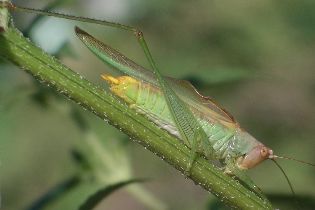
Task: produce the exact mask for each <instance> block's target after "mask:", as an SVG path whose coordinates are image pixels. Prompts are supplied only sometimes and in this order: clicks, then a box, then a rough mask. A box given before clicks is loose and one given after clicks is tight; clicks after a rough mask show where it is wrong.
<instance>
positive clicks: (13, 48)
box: [0, 26, 272, 209]
mask: <svg viewBox="0 0 315 210" xmlns="http://www.w3.org/2000/svg"><path fill="white" fill-rule="evenodd" d="M0 46H1V47H0V56H2V57H5V58H6V59H7V60H9V61H11V62H12V63H14V64H15V65H17V66H19V67H21V68H22V69H24V70H26V71H27V72H29V73H30V74H31V75H32V76H34V77H35V78H36V79H38V80H39V81H41V82H43V83H45V84H47V85H48V86H51V87H52V88H54V89H56V90H58V91H59V92H60V93H62V94H63V95H65V96H66V97H67V98H69V99H71V100H73V101H74V102H75V103H77V104H79V105H80V106H82V107H84V108H85V109H87V110H88V111H91V112H93V113H94V114H95V115H97V116H98V117H100V118H101V119H104V120H105V121H108V122H109V123H110V124H112V125H113V126H115V127H117V128H118V129H120V130H121V131H123V132H124V133H126V134H127V135H129V136H130V138H131V139H133V140H134V141H136V142H138V143H139V144H141V145H143V146H144V147H145V148H147V149H149V150H151V151H152V152H153V153H155V154H156V155H158V156H160V157H161V158H162V159H163V160H165V161H166V162H168V163H169V164H171V165H172V166H174V167H175V168H177V169H178V170H180V171H181V172H184V171H185V169H186V167H187V163H188V161H189V156H190V151H189V149H188V148H187V147H186V146H184V144H182V143H181V142H180V141H179V140H178V139H177V138H175V137H174V136H172V135H170V134H169V133H167V132H166V131H164V130H162V129H160V128H159V127H157V126H156V125H155V124H153V123H152V122H150V121H149V120H148V119H147V118H145V117H144V116H142V115H140V114H137V113H136V112H135V110H133V109H130V108H129V107H128V106H127V105H125V104H124V103H122V102H121V101H119V100H118V99H117V98H116V97H114V96H112V95H111V94H110V93H108V92H106V91H104V90H103V89H101V88H100V87H98V86H96V85H94V84H92V83H90V82H89V81H87V80H86V79H84V78H83V77H82V76H80V75H79V74H77V73H75V72H74V71H72V70H71V69H69V68H67V67H66V66H64V65H63V64H61V63H60V62H59V61H58V60H56V59H55V58H53V57H52V56H50V55H48V54H46V53H44V52H43V51H42V50H41V49H40V48H38V47H36V46H35V45H34V44H33V43H31V42H30V41H29V40H27V39H26V38H24V37H23V36H22V34H21V33H20V32H19V31H18V30H17V29H15V28H14V27H12V26H9V27H8V28H7V29H6V31H5V32H2V33H1V34H0ZM189 178H190V179H192V180H193V181H194V182H195V183H196V184H198V185H200V186H201V187H203V188H204V189H206V190H207V191H209V192H212V193H213V194H214V195H215V196H217V197H218V198H219V199H220V200H221V201H223V202H224V203H225V204H227V205H228V206H231V207H235V208H241V209H250V208H253V209H271V208H272V206H271V204H270V203H269V201H268V200H263V199H261V198H259V197H258V196H257V195H256V194H255V193H253V192H252V191H250V190H248V189H247V188H245V187H244V186H242V185H241V184H239V183H238V182H237V181H235V180H234V179H233V178H231V177H229V176H227V175H225V174H224V173H223V172H222V171H221V170H220V169H218V168H216V167H215V166H213V165H212V164H211V163H209V161H207V160H206V159H204V158H202V157H200V158H198V159H197V160H196V162H195V163H194V165H193V167H192V169H191V173H190V176H189Z"/></svg>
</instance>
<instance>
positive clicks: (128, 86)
mask: <svg viewBox="0 0 315 210" xmlns="http://www.w3.org/2000/svg"><path fill="white" fill-rule="evenodd" d="M102 77H103V79H105V80H106V81H107V82H108V83H109V84H110V85H111V87H110V89H111V91H112V92H113V93H114V94H115V95H117V96H119V97H120V98H121V99H123V100H124V101H125V102H126V103H127V104H128V105H130V107H132V108H135V109H136V110H137V112H139V113H141V114H144V115H145V116H147V117H148V118H149V119H150V120H151V121H152V122H154V123H155V124H157V125H158V126H159V127H160V128H162V129H164V130H167V131H168V132H169V133H171V134H173V135H175V136H176V137H178V138H179V139H181V136H180V133H179V131H178V129H177V128H176V124H175V122H174V120H173V118H172V115H171V112H170V111H169V108H168V106H167V103H166V101H165V98H164V96H163V93H162V91H161V90H160V89H159V88H158V87H156V86H154V85H152V84H150V83H147V82H143V81H140V80H136V79H134V78H132V77H129V76H121V77H116V78H114V77H112V76H108V75H103V76H102ZM189 109H190V110H191V111H192V113H193V114H194V116H195V117H196V119H197V120H198V122H199V124H200V126H201V127H202V129H203V130H204V131H205V133H206V134H207V137H208V139H207V140H208V141H209V142H210V145H212V147H213V149H214V150H215V153H216V154H215V155H216V157H217V158H218V159H221V160H226V159H229V160H230V159H234V160H236V159H237V158H239V157H242V156H243V155H245V154H247V153H249V152H250V151H251V150H253V149H254V148H255V147H257V146H259V145H261V143H260V142H259V141H257V140H256V139H255V138H253V137H252V136H251V135H249V134H248V133H247V132H246V131H244V130H242V129H241V128H240V127H239V126H228V125H226V124H223V123H221V122H220V121H219V120H217V119H216V118H212V117H211V116H207V115H205V114H204V113H202V112H201V111H200V110H198V109H196V108H195V107H191V106H189ZM203 149H206V148H201V149H200V150H199V151H200V152H202V150H203Z"/></svg>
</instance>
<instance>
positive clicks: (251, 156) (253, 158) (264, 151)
mask: <svg viewBox="0 0 315 210" xmlns="http://www.w3.org/2000/svg"><path fill="white" fill-rule="evenodd" d="M273 156H274V155H273V151H272V149H270V148H268V147H266V146H265V145H263V144H259V145H257V146H255V147H254V148H253V149H252V150H251V151H249V152H248V153H247V154H246V155H245V156H242V157H240V158H238V160H237V166H238V167H239V168H240V169H250V168H253V167H255V166H256V165H258V164H259V163H261V162H262V161H264V160H266V159H270V157H273Z"/></svg>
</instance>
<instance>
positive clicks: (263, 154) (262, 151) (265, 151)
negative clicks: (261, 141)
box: [260, 148, 268, 157]
mask: <svg viewBox="0 0 315 210" xmlns="http://www.w3.org/2000/svg"><path fill="white" fill-rule="evenodd" d="M267 153H268V151H267V149H266V148H262V149H261V150H260V154H261V156H263V157H265V156H266V155H267Z"/></svg>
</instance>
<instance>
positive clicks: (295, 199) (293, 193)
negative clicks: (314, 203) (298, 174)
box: [270, 159, 300, 209]
mask: <svg viewBox="0 0 315 210" xmlns="http://www.w3.org/2000/svg"><path fill="white" fill-rule="evenodd" d="M270 160H272V161H273V162H274V163H275V164H276V165H277V166H278V168H279V169H280V170H281V172H282V174H283V175H284V177H285V179H286V180H287V182H288V184H289V186H290V189H291V192H292V195H293V197H294V201H295V203H296V205H297V207H298V208H299V209H300V203H299V201H298V200H297V198H296V194H295V191H294V189H293V185H292V183H291V182H290V180H289V177H288V176H287V174H286V173H285V172H284V170H283V168H282V167H281V166H280V165H279V163H278V162H277V161H276V160H275V159H270Z"/></svg>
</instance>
